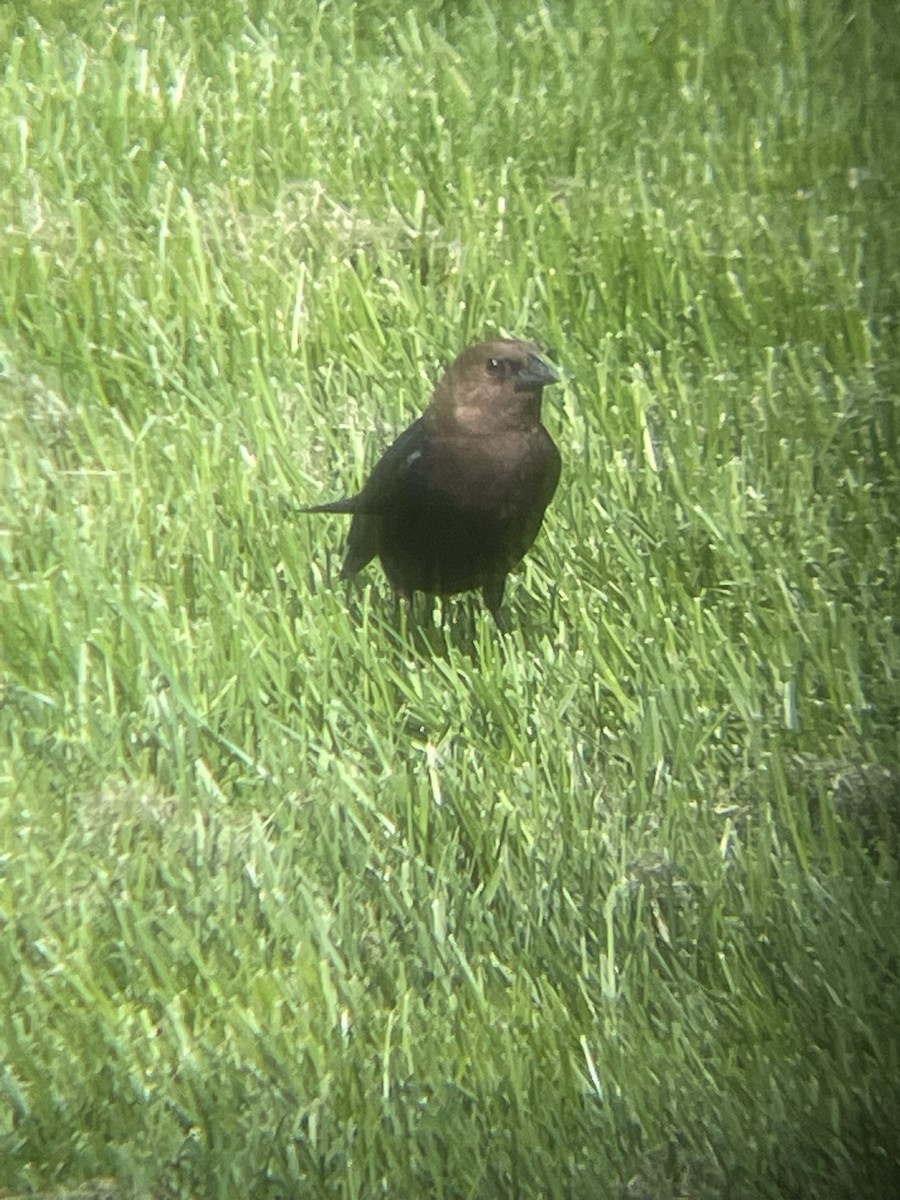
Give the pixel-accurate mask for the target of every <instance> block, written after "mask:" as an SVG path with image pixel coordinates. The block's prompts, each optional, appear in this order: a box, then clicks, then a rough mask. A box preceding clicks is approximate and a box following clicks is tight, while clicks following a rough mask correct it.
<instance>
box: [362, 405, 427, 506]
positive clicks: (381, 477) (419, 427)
mask: <svg viewBox="0 0 900 1200" xmlns="http://www.w3.org/2000/svg"><path fill="white" fill-rule="evenodd" d="M424 448H425V423H424V422H423V420H422V418H421V417H419V419H418V420H417V421H413V423H412V425H410V426H409V428H408V429H404V431H403V432H402V433H401V434H400V436H399V437H398V438H397V439H396V440H395V441H393V442H392V443H391V444H390V446H388V448H387V450H385V452H384V454H382V456H381V458H379V460H378V462H377V463H376V464H375V466H374V467H373V468H372V474H371V475H370V476H369V478H368V480H367V481H366V484H365V487H364V488H363V489H362V491H361V492H360V493H359V495H357V496H355V497H354V505H353V509H352V511H353V512H355V513H369V514H371V515H373V516H377V515H378V514H379V513H385V512H388V511H389V510H390V509H391V508H392V507H393V505H394V504H395V503H396V501H397V497H398V496H399V495H400V494H401V493H402V492H403V490H404V488H405V487H406V484H407V482H408V480H409V477H410V475H411V473H413V472H414V471H415V464H416V463H417V462H418V461H419V459H420V458H421V457H422V452H423V450H424Z"/></svg>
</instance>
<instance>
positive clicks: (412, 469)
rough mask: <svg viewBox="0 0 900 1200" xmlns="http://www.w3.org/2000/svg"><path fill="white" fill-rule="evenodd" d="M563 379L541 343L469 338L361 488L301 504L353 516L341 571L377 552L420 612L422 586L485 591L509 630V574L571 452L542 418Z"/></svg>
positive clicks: (357, 567) (349, 572) (436, 591)
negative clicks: (505, 607) (504, 608)
mask: <svg viewBox="0 0 900 1200" xmlns="http://www.w3.org/2000/svg"><path fill="white" fill-rule="evenodd" d="M559 382H560V376H559V374H558V372H557V371H556V370H555V369H554V367H553V366H551V364H550V363H549V362H547V360H546V359H545V358H544V357H543V356H542V355H541V353H540V352H539V350H538V348H537V346H536V345H534V344H533V343H532V342H526V341H519V340H516V339H495V340H490V341H482V342H479V343H477V344H476V345H471V346H468V347H466V349H464V350H463V351H462V353H461V354H460V355H459V357H458V358H457V359H456V360H455V361H454V362H453V363H452V364H451V365H450V366H449V367H448V368H447V370H446V371H445V373H444V375H443V376H442V378H441V379H440V381H439V382H438V385H437V387H436V388H435V389H434V392H433V394H432V396H431V399H430V401H429V403H428V405H427V406H426V408H425V409H424V411H423V412H422V415H421V416H420V417H419V418H418V419H417V420H415V421H413V423H412V424H411V425H410V426H409V428H407V429H406V430H404V431H403V433H401V434H400V436H399V437H398V438H397V439H396V441H394V442H393V443H392V444H391V445H390V446H389V447H388V448H387V450H385V452H384V454H382V456H381V458H380V459H379V460H378V462H377V463H376V464H375V466H374V467H373V469H372V472H371V474H370V475H369V478H368V480H367V481H366V483H365V484H364V486H363V487H362V490H361V491H359V492H358V493H357V494H356V495H353V496H348V497H345V498H344V499H341V500H332V501H330V502H329V503H325V504H314V505H311V506H308V507H305V508H302V509H300V511H301V512H306V513H347V514H350V515H352V518H353V520H352V521H351V523H350V533H349V537H348V539H347V547H346V552H345V555H344V560H343V565H342V567H341V570H340V578H341V579H348V578H350V577H351V576H353V575H355V574H356V573H357V572H358V571H361V570H362V569H363V567H365V566H366V565H367V564H368V563H369V562H371V561H372V559H373V558H376V557H377V558H378V559H380V561H381V564H382V566H383V568H384V572H385V574H386V575H387V578H388V581H389V583H390V584H391V585H392V587H393V588H394V589H395V590H396V591H397V592H399V594H400V596H401V597H402V598H403V599H404V600H405V601H406V602H407V605H408V607H409V609H410V611H411V610H412V605H413V597H414V595H415V593H416V592H424V593H426V594H428V595H431V596H440V597H445V596H452V595H455V594H457V593H459V592H467V591H472V590H476V589H478V588H480V589H481V593H482V596H483V599H484V603H485V606H486V607H487V609H488V611H489V612H490V613H491V615H492V616H493V618H494V620H495V621H496V622H497V624H498V625H500V626H501V627H502V624H503V623H502V621H501V617H500V605H501V603H502V600H503V591H504V586H505V583H506V576H507V574H508V572H509V571H510V570H511V569H512V568H513V567H515V566H516V564H517V563H518V562H520V561H521V559H522V558H523V557H524V555H525V553H526V552H527V551H528V550H529V548H530V547H531V545H532V543H533V542H534V539H535V538H536V536H537V534H538V530H539V529H540V527H541V522H542V521H543V517H544V512H545V510H546V508H547V506H548V504H549V503H550V500H551V499H552V497H553V493H554V492H555V491H556V487H557V484H558V483H559V477H560V471H561V466H562V461H561V457H560V453H559V450H558V448H557V446H556V444H555V443H554V442H553V440H552V438H551V437H550V434H549V433H548V432H547V430H546V429H545V428H544V426H543V425H542V423H541V400H542V396H543V390H544V388H545V387H547V386H548V385H549V384H553V383H559Z"/></svg>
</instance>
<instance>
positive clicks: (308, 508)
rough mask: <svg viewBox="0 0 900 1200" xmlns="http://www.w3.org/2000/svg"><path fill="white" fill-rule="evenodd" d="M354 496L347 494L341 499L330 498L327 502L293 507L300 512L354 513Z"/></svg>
mask: <svg viewBox="0 0 900 1200" xmlns="http://www.w3.org/2000/svg"><path fill="white" fill-rule="evenodd" d="M356 508H357V505H356V497H355V496H347V497H346V498H345V499H343V500H332V501H331V502H330V503H329V504H310V505H304V506H303V507H302V508H296V509H294V511H295V512H301V513H355V512H356Z"/></svg>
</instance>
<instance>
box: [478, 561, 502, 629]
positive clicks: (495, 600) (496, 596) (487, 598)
mask: <svg viewBox="0 0 900 1200" xmlns="http://www.w3.org/2000/svg"><path fill="white" fill-rule="evenodd" d="M505 583H506V576H505V575H495V576H494V577H493V578H492V579H489V580H488V581H487V583H485V584H484V586H483V587H482V589H481V594H482V596H483V597H484V603H485V607H486V608H487V610H488V612H489V613H490V614H491V616H492V617H493V618H494V621H495V622H496V624H497V628H498V629H499V630H500V632H501V633H503V632H505V631H506V629H507V628H508V624H507V621H506V619H505V617H504V616H503V614H502V613H501V612H500V605H501V604H502V602H503V588H504V585H505Z"/></svg>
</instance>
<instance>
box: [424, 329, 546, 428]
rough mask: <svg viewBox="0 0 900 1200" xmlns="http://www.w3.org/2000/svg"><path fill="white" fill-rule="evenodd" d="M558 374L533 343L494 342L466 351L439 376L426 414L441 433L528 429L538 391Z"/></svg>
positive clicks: (537, 408)
mask: <svg viewBox="0 0 900 1200" xmlns="http://www.w3.org/2000/svg"><path fill="white" fill-rule="evenodd" d="M558 382H559V375H558V374H557V373H556V371H555V370H554V369H553V367H551V366H550V364H549V363H548V362H547V361H546V360H545V359H543V358H542V357H541V355H540V353H539V351H538V348H537V346H535V345H534V343H533V342H519V341H515V340H513V339H498V340H496V341H490V342H479V343H478V344H477V345H475V346H467V347H466V349H465V350H463V352H462V354H460V356H459V357H458V358H457V359H456V361H455V362H454V363H452V364H451V365H450V366H449V367H448V368H447V370H446V372H445V373H444V376H443V378H442V379H441V381H440V383H439V384H438V385H437V387H436V388H435V389H434V394H433V395H432V397H431V402H430V403H429V405H428V408H427V409H426V410H425V414H424V417H425V421H426V423H427V424H428V425H430V426H431V427H432V428H435V429H437V430H439V431H440V432H441V433H454V432H457V433H470V434H475V435H482V434H484V435H491V434H496V433H502V432H510V431H513V430H528V429H533V428H534V427H535V426H536V425H538V424H539V423H540V420H541V392H542V389H543V388H545V387H546V386H547V385H548V384H550V383H558Z"/></svg>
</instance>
